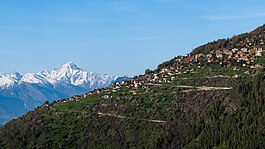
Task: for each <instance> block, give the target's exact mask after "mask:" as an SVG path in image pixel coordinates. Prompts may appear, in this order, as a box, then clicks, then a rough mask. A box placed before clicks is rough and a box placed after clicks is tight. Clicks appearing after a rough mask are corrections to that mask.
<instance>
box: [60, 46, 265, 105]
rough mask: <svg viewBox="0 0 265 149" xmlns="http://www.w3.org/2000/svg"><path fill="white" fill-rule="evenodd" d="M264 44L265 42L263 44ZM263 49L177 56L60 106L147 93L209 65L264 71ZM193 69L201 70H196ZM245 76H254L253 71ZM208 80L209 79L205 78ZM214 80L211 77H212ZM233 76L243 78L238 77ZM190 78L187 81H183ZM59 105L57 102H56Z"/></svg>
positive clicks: (238, 49)
mask: <svg viewBox="0 0 265 149" xmlns="http://www.w3.org/2000/svg"><path fill="white" fill-rule="evenodd" d="M262 44H263V43H262ZM263 52H264V50H263V48H256V47H251V48H245V47H244V48H241V49H240V48H233V49H225V48H223V49H217V50H212V51H210V53H208V54H195V55H191V54H188V55H185V56H177V57H175V58H174V63H173V64H171V66H167V67H165V68H162V69H158V70H155V71H151V72H146V73H145V74H144V75H139V76H136V77H134V78H132V79H128V78H126V77H124V80H123V81H122V82H115V83H113V85H112V86H110V87H109V88H100V89H96V90H93V91H90V92H87V93H85V94H84V95H76V96H73V97H71V98H67V99H62V100H60V101H57V102H59V103H65V102H67V101H79V100H81V99H84V98H86V97H88V96H91V95H99V94H102V97H101V98H104V99H109V98H112V94H113V93H116V92H117V90H119V89H121V88H122V87H125V88H127V89H128V90H129V93H131V94H132V95H136V94H139V89H144V90H145V92H148V91H149V88H150V84H158V83H172V82H174V81H175V80H177V79H179V77H178V75H181V74H184V75H185V74H196V73H198V72H197V71H196V70H203V69H205V65H207V66H210V65H215V64H217V65H221V66H222V67H226V68H231V69H232V70H233V71H237V70H239V69H240V68H241V67H246V68H250V69H263V68H264V66H263V65H262V64H259V63H256V61H257V59H258V58H260V57H262V56H263ZM193 66H196V67H197V68H196V69H194V67H193ZM245 74H247V75H250V72H249V71H246V72H245ZM205 77H207V76H205ZM208 77H210V76H208ZM211 77H228V76H223V75H220V76H211ZM232 77H239V75H235V76H232ZM181 79H187V78H181ZM55 103H56V102H55Z"/></svg>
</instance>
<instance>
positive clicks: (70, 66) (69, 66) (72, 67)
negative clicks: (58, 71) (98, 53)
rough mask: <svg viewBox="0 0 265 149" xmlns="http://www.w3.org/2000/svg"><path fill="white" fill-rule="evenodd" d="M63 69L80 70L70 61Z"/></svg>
mask: <svg viewBox="0 0 265 149" xmlns="http://www.w3.org/2000/svg"><path fill="white" fill-rule="evenodd" d="M62 69H75V70H76V69H80V68H79V67H77V66H76V64H75V63H73V62H72V61H70V62H68V63H66V64H64V65H63V66H62Z"/></svg>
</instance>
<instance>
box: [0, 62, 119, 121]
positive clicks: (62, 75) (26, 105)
mask: <svg viewBox="0 0 265 149" xmlns="http://www.w3.org/2000/svg"><path fill="white" fill-rule="evenodd" d="M116 78H117V77H113V76H110V75H106V74H99V73H95V72H88V71H86V70H83V69H81V68H79V67H78V66H76V65H75V64H74V63H73V62H68V63H66V64H64V65H63V66H62V67H61V68H57V69H53V70H52V71H51V72H50V71H48V70H43V71H41V72H38V73H26V74H25V75H21V74H19V73H17V72H16V73H13V74H4V73H0V124H1V122H6V121H7V120H10V119H11V118H14V117H18V116H20V115H22V114H25V113H23V112H22V113H19V114H16V115H14V114H10V115H8V114H9V113H14V112H13V111H14V110H16V109H13V107H14V105H15V106H16V107H20V108H19V109H22V110H20V111H25V109H26V111H28V110H32V109H34V108H36V106H39V105H41V104H43V103H44V102H45V101H54V100H58V99H62V98H67V97H70V96H73V95H77V94H83V93H85V92H88V91H90V90H93V89H96V88H104V87H108V86H110V85H111V84H112V83H113V82H114V81H115V79H116ZM10 100H12V102H11V101H10ZM14 102H15V103H14ZM6 103H9V104H6ZM10 103H13V104H10ZM3 117H5V119H4V118H3Z"/></svg>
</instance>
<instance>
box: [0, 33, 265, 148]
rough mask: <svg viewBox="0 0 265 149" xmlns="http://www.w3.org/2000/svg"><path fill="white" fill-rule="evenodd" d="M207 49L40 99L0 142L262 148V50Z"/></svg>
mask: <svg viewBox="0 0 265 149" xmlns="http://www.w3.org/2000/svg"><path fill="white" fill-rule="evenodd" d="M262 29H263V28H262ZM264 31H265V28H264V30H262V31H261V34H260V35H261V36H262V38H263V37H264V34H263V32H264ZM235 38H236V36H235ZM244 41H245V39H244ZM239 42H241V41H239ZM259 42H261V38H260V39H259ZM249 43H251V44H253V43H252V42H249ZM249 43H248V45H249ZM240 44H241V43H240ZM243 44H244V45H247V44H246V43H245V42H243ZM236 45H237V44H236ZM214 47H217V48H216V49H215V48H214V49H211V50H209V51H205V53H197V54H189V55H187V56H178V57H176V58H174V59H172V60H170V61H168V62H166V63H163V64H161V65H159V67H158V69H157V70H154V71H147V72H146V74H144V75H141V76H136V77H134V78H133V79H132V80H128V81H122V82H120V83H115V84H113V85H112V86H111V87H110V88H107V89H98V90H94V91H91V92H88V93H86V94H85V95H80V96H74V97H71V98H67V99H62V100H59V101H54V102H52V103H51V104H48V103H46V104H44V105H42V106H40V107H38V108H37V109H36V110H34V111H32V112H30V113H28V114H27V115H25V116H23V117H21V118H19V119H16V120H13V121H11V122H9V123H8V124H6V125H5V126H4V127H2V128H1V129H0V145H1V146H2V147H3V148H80V147H81V148H154V149H155V148H159V149H160V148H165V149H168V148H187V149H190V148H194V149H195V148H207V149H208V148H209V149H210V148H220V149H221V148H240V149H252V148H253V149H256V148H264V146H265V128H264V124H265V117H264V115H265V111H264V109H265V100H264V99H265V90H264V89H265V88H264V86H265V72H264V67H263V65H264V59H265V55H264V49H263V47H262V46H260V45H254V46H251V47H240V48H239V47H226V48H225V49H224V47H221V48H220V47H218V45H214ZM234 48H237V50H236V52H232V51H233V50H234ZM253 51H254V52H253ZM231 52H232V54H231ZM198 54H199V55H198ZM209 55H211V56H209ZM229 55H230V56H231V57H230V58H229V57H228V56H229ZM246 55H247V56H246ZM208 56H209V57H208ZM245 57H247V59H245ZM246 62H249V63H246ZM252 66H253V67H252ZM256 66H257V67H256Z"/></svg>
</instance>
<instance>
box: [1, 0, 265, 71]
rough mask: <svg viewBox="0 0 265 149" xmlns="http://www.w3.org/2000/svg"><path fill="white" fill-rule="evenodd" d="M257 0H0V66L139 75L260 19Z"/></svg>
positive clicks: (246, 28) (252, 26) (261, 10)
mask: <svg viewBox="0 0 265 149" xmlns="http://www.w3.org/2000/svg"><path fill="white" fill-rule="evenodd" d="M264 6H265V1H264V0H251V1H250V0H215V1H212V0H203V1H199V0H23V1H22V0H1V1H0V55H1V59H0V72H6V73H12V72H14V71H18V72H20V73H22V74H23V73H26V72H38V71H41V70H43V69H48V70H50V69H52V68H56V67H60V66H61V65H62V64H64V63H66V62H68V61H73V62H75V63H76V64H77V65H78V66H79V67H81V68H84V69H86V70H89V71H95V72H100V73H107V74H111V75H123V74H126V75H135V74H141V73H143V72H144V70H145V69H147V68H150V69H154V68H156V66H157V65H158V64H160V63H161V62H163V61H165V60H169V59H171V58H172V57H174V56H176V55H181V54H186V53H189V52H190V51H191V50H192V49H194V48H195V47H197V46H199V45H202V44H204V43H207V42H209V41H212V40H215V39H218V38H226V37H231V36H233V35H235V34H239V33H244V32H248V31H251V30H253V29H255V28H256V27H258V26H260V25H262V24H264V23H265V21H264V20H265V10H264Z"/></svg>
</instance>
